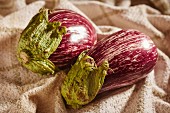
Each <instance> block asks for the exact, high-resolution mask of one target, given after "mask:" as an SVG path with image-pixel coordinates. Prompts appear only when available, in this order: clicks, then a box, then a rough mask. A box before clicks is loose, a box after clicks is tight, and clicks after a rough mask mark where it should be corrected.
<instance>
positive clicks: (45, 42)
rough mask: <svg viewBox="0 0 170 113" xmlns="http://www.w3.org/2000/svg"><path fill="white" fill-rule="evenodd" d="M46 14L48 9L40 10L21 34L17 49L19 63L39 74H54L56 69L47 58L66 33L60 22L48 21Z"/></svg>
mask: <svg viewBox="0 0 170 113" xmlns="http://www.w3.org/2000/svg"><path fill="white" fill-rule="evenodd" d="M48 13H49V10H48V9H45V8H42V9H40V11H39V13H37V14H36V15H35V16H34V17H33V18H32V19H31V20H30V22H29V24H28V25H27V27H26V28H25V29H24V30H23V32H22V33H21V36H20V39H19V42H18V47H17V57H18V60H19V61H20V63H21V64H22V65H23V66H25V67H26V68H27V69H29V70H31V71H33V72H35V73H40V74H48V73H49V74H54V72H55V70H56V67H55V65H54V64H53V63H52V62H51V61H50V60H49V59H48V58H49V56H50V55H51V54H52V53H53V52H54V51H55V50H56V49H57V47H58V46H59V44H60V42H61V40H62V36H63V35H64V34H65V33H66V27H64V26H61V23H60V22H49V21H48Z"/></svg>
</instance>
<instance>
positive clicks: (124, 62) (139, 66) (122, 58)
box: [87, 30, 158, 93]
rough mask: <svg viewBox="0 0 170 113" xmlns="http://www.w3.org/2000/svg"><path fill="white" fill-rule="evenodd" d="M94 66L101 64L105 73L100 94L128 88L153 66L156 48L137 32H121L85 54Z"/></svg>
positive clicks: (156, 55) (150, 41) (144, 75)
mask: <svg viewBox="0 0 170 113" xmlns="http://www.w3.org/2000/svg"><path fill="white" fill-rule="evenodd" d="M87 55H89V56H90V57H92V58H94V60H95V62H96V64H97V66H100V65H101V63H102V62H103V61H104V60H108V62H109V68H110V69H109V70H108V72H107V76H106V77H105V82H104V84H103V86H102V89H101V90H100V93H101V92H105V91H108V90H111V89H116V88H120V87H122V86H127V85H131V84H133V83H135V82H137V81H138V80H141V79H143V78H144V77H146V75H147V73H149V72H150V71H151V70H152V69H153V67H154V66H155V64H156V61H157V57H158V54H157V48H156V46H155V45H154V43H153V41H152V40H151V39H150V38H149V37H148V36H147V35H145V34H143V33H141V32H139V31H137V30H121V31H118V32H116V33H114V34H112V35H110V36H108V37H107V38H105V39H104V40H101V41H99V42H98V43H97V44H96V45H95V46H94V47H93V48H92V49H90V50H89V51H88V53H87Z"/></svg>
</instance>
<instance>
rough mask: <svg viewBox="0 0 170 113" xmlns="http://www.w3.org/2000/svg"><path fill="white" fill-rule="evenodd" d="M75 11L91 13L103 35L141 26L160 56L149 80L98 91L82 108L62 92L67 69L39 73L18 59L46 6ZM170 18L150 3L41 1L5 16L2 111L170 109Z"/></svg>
mask: <svg viewBox="0 0 170 113" xmlns="http://www.w3.org/2000/svg"><path fill="white" fill-rule="evenodd" d="M44 6H46V7H48V8H66V9H72V10H74V11H77V12H79V13H81V14H82V15H86V17H88V19H89V20H91V22H93V25H94V26H95V28H96V30H97V32H98V39H101V38H104V37H106V36H108V35H109V34H111V33H113V32H115V31H117V30H119V29H138V30H140V31H142V32H144V33H145V34H147V35H149V36H150V37H151V38H152V40H153V41H154V42H155V44H156V45H157V47H158V48H159V49H158V53H159V59H158V62H157V64H156V66H155V68H154V70H153V71H152V72H151V73H149V74H148V76H147V77H146V79H143V80H141V81H139V82H137V83H136V84H134V85H131V86H127V87H124V88H120V89H117V90H114V91H110V92H107V93H105V94H102V95H98V96H97V97H96V99H95V100H94V101H93V102H91V103H89V104H88V105H86V106H83V108H81V109H79V110H73V109H70V108H67V107H66V106H65V104H64V101H63V99H62V97H61V94H60V85H61V83H62V81H63V78H64V77H65V74H64V73H63V72H59V73H57V74H56V75H53V76H40V75H37V74H35V73H33V72H31V71H29V70H27V69H26V68H24V67H22V66H21V65H20V64H19V62H18V60H17V58H16V47H17V43H18V39H19V37H20V33H21V32H22V30H23V29H24V28H25V27H26V25H27V24H28V22H29V20H30V19H31V18H32V16H33V15H35V14H36V13H37V12H38V10H39V9H40V8H41V7H44ZM169 41H170V16H168V15H162V14H161V13H160V12H159V11H157V10H155V9H153V8H151V7H149V6H146V5H137V6H133V7H116V6H111V5H108V4H104V3H101V2H97V1H89V2H85V1H81V2H80V1H79V2H75V1H72V2H68V1H66V0H60V1H57V0H56V1H55V2H53V3H51V2H50V1H48V0H47V1H46V2H44V1H37V2H32V3H30V4H28V5H26V6H25V7H24V8H21V9H18V10H17V11H16V12H14V13H11V14H9V15H7V16H5V17H3V18H1V19H0V113H67V112H68V113H170V60H169V57H168V56H170V44H169Z"/></svg>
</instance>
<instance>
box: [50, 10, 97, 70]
mask: <svg viewBox="0 0 170 113" xmlns="http://www.w3.org/2000/svg"><path fill="white" fill-rule="evenodd" d="M49 21H50V22H55V21H59V22H61V26H65V27H66V28H67V32H66V34H65V35H64V36H63V37H62V41H61V43H60V45H59V46H58V48H57V49H56V51H55V52H54V53H53V54H51V56H50V57H49V59H50V61H52V62H53V63H54V64H55V65H56V66H57V67H59V68H60V69H64V68H66V67H70V66H71V65H72V64H73V63H75V61H76V59H77V57H78V55H79V54H80V53H81V52H82V51H84V50H87V49H89V48H91V47H92V46H93V45H94V44H95V43H96V41H97V34H96V31H95V29H94V27H93V26H92V24H91V23H90V22H89V21H88V20H87V19H86V18H85V17H83V16H81V15H80V14H78V13H76V12H73V11H71V10H66V9H58V10H55V11H52V13H51V14H49Z"/></svg>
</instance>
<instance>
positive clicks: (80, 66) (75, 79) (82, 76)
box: [61, 52, 109, 109]
mask: <svg viewBox="0 0 170 113" xmlns="http://www.w3.org/2000/svg"><path fill="white" fill-rule="evenodd" d="M108 68H109V63H108V61H104V62H103V63H102V64H101V65H100V66H99V67H97V66H96V64H95V61H94V59H93V58H92V57H90V56H88V55H86V53H85V52H82V53H81V54H80V55H79V57H78V59H77V61H76V63H75V64H74V65H73V66H72V68H71V69H70V71H69V72H68V74H67V76H66V78H65V80H64V82H63V84H62V86H61V94H62V96H63V97H64V99H65V100H66V103H67V104H68V105H70V106H72V108H75V109H76V108H80V107H81V106H82V105H85V104H88V103H89V102H91V101H92V100H93V99H94V98H95V97H96V95H97V93H98V91H99V90H100V89H101V87H102V85H103V83H104V79H105V76H106V74H107V70H108Z"/></svg>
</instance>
